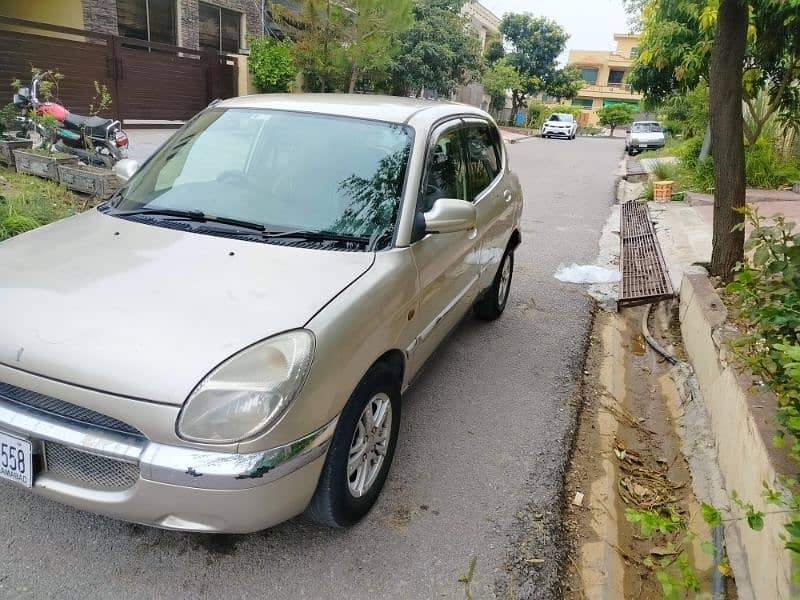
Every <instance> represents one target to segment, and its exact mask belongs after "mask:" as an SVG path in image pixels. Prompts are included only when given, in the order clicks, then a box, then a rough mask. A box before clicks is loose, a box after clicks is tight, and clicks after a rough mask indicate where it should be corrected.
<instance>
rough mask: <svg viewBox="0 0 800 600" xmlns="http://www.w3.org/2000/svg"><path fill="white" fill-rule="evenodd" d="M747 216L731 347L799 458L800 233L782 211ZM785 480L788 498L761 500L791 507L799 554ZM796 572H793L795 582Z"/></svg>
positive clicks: (792, 543) (798, 501)
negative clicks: (769, 401) (765, 394)
mask: <svg viewBox="0 0 800 600" xmlns="http://www.w3.org/2000/svg"><path fill="white" fill-rule="evenodd" d="M745 215H746V219H747V222H748V223H749V225H750V226H751V227H752V232H751V233H750V235H749V236H748V239H747V242H746V244H745V250H746V252H747V257H746V258H745V261H744V263H743V264H742V265H741V268H740V270H739V273H738V274H737V275H736V277H735V278H734V280H733V282H731V283H730V284H728V286H727V288H726V304H728V305H729V306H731V307H732V308H733V314H734V315H735V317H736V319H737V320H738V323H739V325H740V327H741V328H742V329H743V336H742V337H741V339H739V340H738V341H737V342H735V343H734V344H733V345H732V350H733V352H734V354H735V356H737V357H738V358H739V359H740V360H741V361H742V362H744V364H746V365H747V366H748V367H749V368H750V369H751V370H752V371H753V372H754V373H755V374H756V375H758V376H760V377H761V378H762V379H763V381H764V382H765V383H766V384H767V385H768V386H769V387H770V388H771V389H772V390H774V392H775V394H776V395H777V398H778V411H777V413H778V414H777V417H778V423H779V425H780V427H781V429H780V430H779V431H778V432H777V433H776V436H775V438H774V439H775V444H776V445H777V446H779V447H788V448H789V454H790V456H791V457H792V458H793V459H794V460H796V461H800V231H797V230H796V229H795V224H794V223H790V222H787V221H786V219H785V218H784V217H783V216H780V215H777V216H775V217H773V218H772V220H771V221H765V220H762V219H761V218H760V217H759V215H758V212H757V211H756V210H753V209H746V210H745ZM787 439H788V440H790V443H789V444H788V445H787V444H786V441H787ZM785 483H786V484H787V485H788V486H789V488H790V489H789V498H788V499H784V498H782V496H781V495H780V494H777V493H775V492H773V491H772V490H769V489H767V493H765V498H766V499H767V501H768V502H770V503H772V504H777V505H783V506H788V507H790V508H791V509H792V511H793V513H794V514H793V517H792V521H791V522H790V523H789V524H787V525H786V526H785V529H786V531H787V532H788V533H789V540H788V541H786V542H785V545H786V548H787V549H789V550H790V551H791V552H792V553H794V554H795V556H797V555H798V554H800V518H798V516H797V514H798V513H797V508H798V507H800V494H799V493H798V487H797V484H798V482H797V480H794V481H786V482H785ZM748 522H749V520H748ZM751 527H752V525H751ZM798 576H800V573H798V572H797V571H796V572H795V574H794V577H795V581H797V580H798Z"/></svg>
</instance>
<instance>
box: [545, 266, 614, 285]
mask: <svg viewBox="0 0 800 600" xmlns="http://www.w3.org/2000/svg"><path fill="white" fill-rule="evenodd" d="M555 278H556V279H558V280H559V281H563V282H565V283H617V282H618V281H619V280H620V279H622V275H621V274H620V272H619V271H615V270H613V269H606V268H603V267H598V266H596V265H576V264H575V263H572V264H571V265H570V266H569V267H561V268H560V269H559V270H558V271H556V274H555Z"/></svg>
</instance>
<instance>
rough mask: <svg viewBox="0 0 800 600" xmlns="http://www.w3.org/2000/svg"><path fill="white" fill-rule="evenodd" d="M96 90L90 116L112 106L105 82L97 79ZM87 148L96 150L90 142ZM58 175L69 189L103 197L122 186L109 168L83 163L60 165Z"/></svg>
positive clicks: (90, 106)
mask: <svg viewBox="0 0 800 600" xmlns="http://www.w3.org/2000/svg"><path fill="white" fill-rule="evenodd" d="M94 90H95V96H94V97H93V98H92V102H91V103H90V104H89V115H90V116H96V115H98V114H99V113H100V112H103V111H106V110H108V108H109V107H110V106H111V92H110V91H109V89H108V88H107V87H106V86H105V85H104V84H101V83H98V82H97V81H95V82H94ZM86 139H87V140H88V138H86ZM86 150H87V152H89V153H92V152H95V149H94V148H93V147H92V145H91V144H88V143H87V146H86ZM90 155H91V154H90ZM58 177H59V181H60V182H61V184H62V185H64V186H66V187H67V188H68V189H71V190H74V191H76V192H81V193H84V194H90V195H92V196H98V197H100V198H103V199H105V198H108V197H109V196H110V195H111V194H113V193H114V192H115V191H116V190H117V189H118V188H119V186H120V180H119V178H118V177H117V176H116V175H115V174H114V173H113V172H112V171H110V170H109V169H103V168H101V167H95V166H92V165H86V164H83V163H78V164H60V165H58Z"/></svg>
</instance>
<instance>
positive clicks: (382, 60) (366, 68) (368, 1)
mask: <svg viewBox="0 0 800 600" xmlns="http://www.w3.org/2000/svg"><path fill="white" fill-rule="evenodd" d="M347 4H348V6H349V8H350V10H349V11H348V12H347V16H348V18H347V20H346V26H345V27H344V29H343V34H344V39H343V40H342V46H341V53H342V57H343V60H344V62H345V69H346V72H347V73H348V74H349V82H348V92H350V93H351V94H352V93H353V92H354V91H355V89H356V84H357V83H358V82H359V80H360V79H362V78H363V77H367V78H371V79H372V80H375V79H382V78H384V77H385V75H386V74H387V73H388V69H389V65H390V63H391V58H392V56H393V55H394V54H395V52H396V51H397V50H398V49H399V46H398V41H399V37H400V35H401V34H402V33H403V32H404V31H405V30H406V29H408V28H409V26H411V24H412V22H413V16H412V12H411V8H412V3H411V0H349V2H348V3H347Z"/></svg>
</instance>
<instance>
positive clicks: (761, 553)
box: [680, 274, 794, 600]
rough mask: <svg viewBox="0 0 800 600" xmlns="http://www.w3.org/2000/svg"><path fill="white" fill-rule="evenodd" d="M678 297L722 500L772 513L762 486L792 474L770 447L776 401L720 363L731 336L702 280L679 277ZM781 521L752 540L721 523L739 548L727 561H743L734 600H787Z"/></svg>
mask: <svg viewBox="0 0 800 600" xmlns="http://www.w3.org/2000/svg"><path fill="white" fill-rule="evenodd" d="M680 296H681V303H680V322H681V334H682V336H683V343H684V347H685V349H686V353H687V354H688V356H689V359H690V361H691V363H692V366H693V368H694V372H695V375H696V377H697V381H698V384H699V387H700V390H701V392H702V398H703V402H704V404H705V406H706V410H707V412H708V414H709V417H710V421H711V429H712V433H713V438H714V443H715V446H716V450H717V459H718V462H719V466H720V470H721V472H722V476H723V479H724V483H725V490H726V493H727V495H728V497H730V496H731V495H732V494H733V492H736V493H738V495H739V496H740V497H741V498H742V499H743V500H744V501H745V502H752V503H753V504H754V506H755V508H756V510H763V511H764V512H765V513H770V511H775V510H776V508H775V507H770V506H768V505H766V504H765V502H764V501H763V499H762V492H763V487H762V482H766V483H767V484H769V485H770V486H773V485H774V484H775V482H776V480H777V478H778V477H779V476H780V475H788V474H791V473H793V472H794V469H793V468H792V465H791V463H790V461H789V458H788V457H787V456H786V455H785V453H783V452H781V451H779V450H777V449H776V448H775V447H774V446H773V444H772V435H773V433H774V431H775V430H776V425H775V409H776V408H777V400H776V398H775V396H774V394H772V393H770V392H767V391H761V390H754V379H753V377H752V374H749V373H742V372H740V371H739V370H738V369H735V368H734V367H733V366H732V365H730V364H729V363H728V361H727V360H726V347H725V343H726V341H728V340H730V339H731V338H732V335H733V332H732V331H731V330H730V328H729V327H728V326H727V325H726V323H727V317H728V313H727V310H726V309H725V306H724V305H723V303H722V300H721V298H720V297H719V295H718V294H717V293H716V291H715V290H714V288H713V286H712V285H711V282H710V281H709V280H708V277H707V276H705V275H701V274H686V275H684V277H683V281H682V282H681V294H680ZM733 512H734V515H733V516H734V517H740V516H741V514H739V513H741V511H738V510H734V511H733ZM788 521H789V517H788V516H787V515H785V514H774V513H773V514H767V515H766V517H765V519H764V529H763V530H762V531H760V532H755V531H752V530H751V529H750V528H749V527H748V525H747V523H746V521H745V520H744V519H737V520H734V521H731V522H729V523H728V525H729V526H728V527H726V529H732V531H731V532H730V534H728V533H726V538H727V540H728V544H729V545H730V544H731V542H732V541H733V540H736V539H737V538H738V540H740V542H741V543H740V545H741V547H740V548H738V549H733V548H729V553H732V552H731V550H733V551H734V552H736V553H737V554H738V553H739V552H738V551H740V552H741V556H742V558H743V560H742V561H741V562H742V563H743V566H744V570H745V571H746V572H742V569H739V570H738V572H736V565H733V566H734V569H735V573H734V574H735V576H736V580H737V583H738V582H739V581H740V579H741V580H742V584H743V585H740V586H739V598H741V599H742V600H745V599H746V598H748V597H752V598H759V599H760V598H770V599H775V600H783V599H787V600H788V599H789V598H792V597H793V592H794V590H793V586H792V583H791V581H792V560H791V556H790V553H789V552H788V551H787V550H786V549H785V548H784V546H783V541H782V540H781V539H780V537H779V536H780V535H781V534H783V533H784V528H783V526H784V524H786V523H787V522H788ZM731 534H732V535H731ZM732 538H733V540H732ZM748 584H749V585H748ZM748 588H750V589H751V592H750V593H749V594H748V593H747V590H748ZM743 592H745V593H743Z"/></svg>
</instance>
